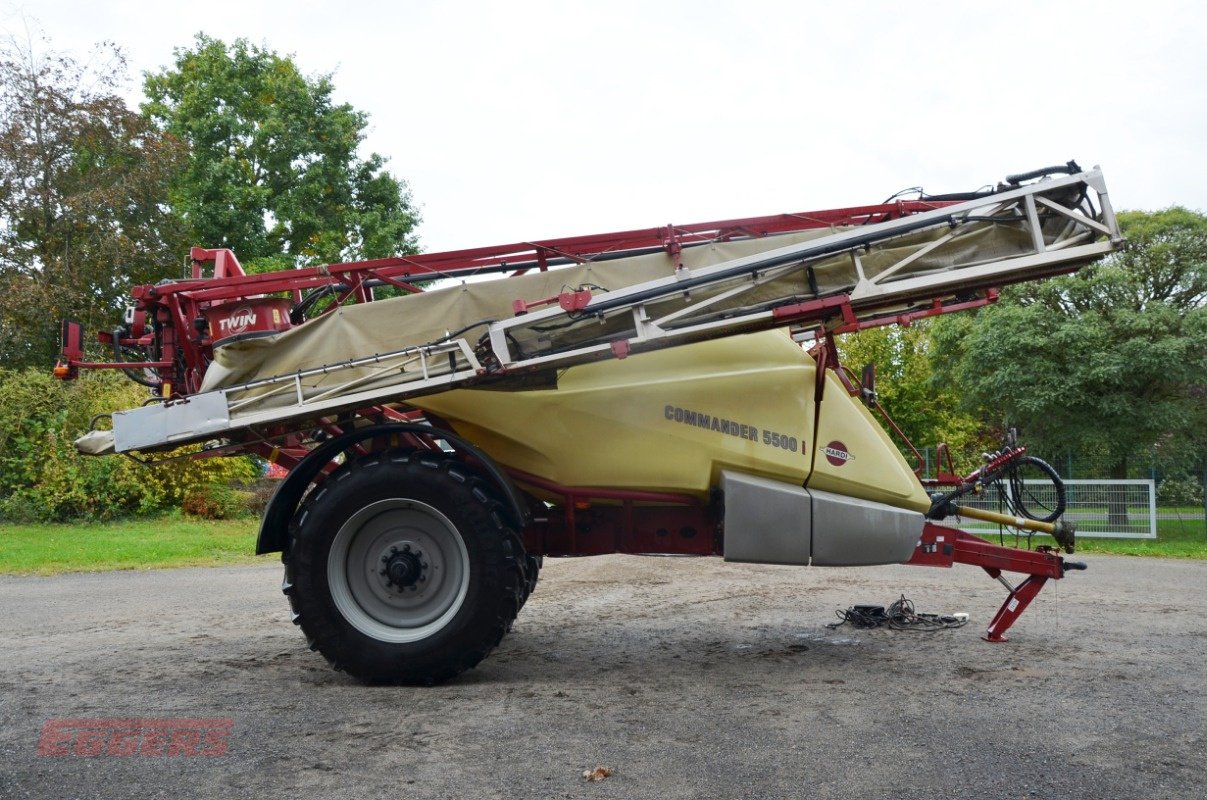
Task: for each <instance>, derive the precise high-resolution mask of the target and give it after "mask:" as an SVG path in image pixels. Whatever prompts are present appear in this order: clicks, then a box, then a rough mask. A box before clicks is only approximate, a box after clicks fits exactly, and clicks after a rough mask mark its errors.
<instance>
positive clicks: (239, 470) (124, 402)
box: [0, 369, 259, 522]
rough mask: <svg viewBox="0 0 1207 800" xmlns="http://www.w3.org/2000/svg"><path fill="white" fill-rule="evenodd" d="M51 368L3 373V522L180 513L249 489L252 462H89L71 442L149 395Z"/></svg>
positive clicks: (105, 377)
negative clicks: (97, 418)
mask: <svg viewBox="0 0 1207 800" xmlns="http://www.w3.org/2000/svg"><path fill="white" fill-rule="evenodd" d="M49 373H50V370H49V369H44V370H42V369H26V370H20V371H17V370H8V369H0V519H2V520H5V521H8V522H61V521H68V520H79V519H84V520H103V519H113V518H115V517H122V516H128V515H132V514H143V513H148V512H155V511H161V510H167V509H173V508H180V507H181V506H182V504H183V503H184V502H185V500H186V498H189V497H192V496H196V495H198V494H201V495H206V494H213V493H214V492H213V491H212V490H214V489H215V488H216V490H217V492H218V493H221V492H222V490H223V489H226V488H227V487H230V486H232V485H237V484H250V483H251V482H252V481H254V480H255V478H256V477H257V476H258V474H259V468H258V465H257V463H256V462H255V461H254V460H253V459H251V458H246V457H244V458H207V459H200V460H196V461H187V460H186V461H178V462H174V463H171V464H165V465H163V466H159V467H151V468H148V467H144V466H142V465H140V464H138V463H136V462H134V461H132V460H131V459H128V458H125V457H124V456H103V457H96V456H84V455H80V454H79V453H77V452H76V450H75V448H74V447H73V446H72V441H74V440H75V438H76V437H77V436H79V435H80V434H81V433H83V432H84V431H86V430H87V429H88V426H89V423H90V421H91V420H92V418H93V416H94V415H96V414H104V413H109V412H112V411H115V410H120V409H126V408H132V407H134V406H137V405H140V404H141V403H142V402H143V401H145V400H146V399H147V390H146V389H144V388H143V387H140V386H137V385H136V384H134V383H132V382H130V381H129V380H127V379H126V378H125V377H124V376H123V375H121V374H118V373H108V372H98V373H89V374H86V375H84V376H83V377H81V378H80V379H79V380H76V381H71V382H63V381H59V380H56V379H54V378H53V377H51V375H50V374H49Z"/></svg>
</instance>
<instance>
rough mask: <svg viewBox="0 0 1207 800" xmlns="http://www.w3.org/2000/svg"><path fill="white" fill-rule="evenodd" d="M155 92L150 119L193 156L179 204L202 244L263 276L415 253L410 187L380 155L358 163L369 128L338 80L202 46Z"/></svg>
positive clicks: (203, 42) (219, 45)
mask: <svg viewBox="0 0 1207 800" xmlns="http://www.w3.org/2000/svg"><path fill="white" fill-rule="evenodd" d="M145 90H146V95H147V98H148V100H147V102H146V103H145V104H144V105H143V113H144V114H145V115H146V116H147V118H148V119H150V120H152V121H153V122H154V123H155V124H156V125H158V126H159V127H160V128H161V129H162V130H163V131H164V132H166V133H170V134H172V135H173V136H176V137H179V138H180V139H182V140H184V141H185V142H187V143H188V144H189V147H190V157H189V163H188V167H187V169H185V170H184V172H183V173H182V174H181V175H180V176H179V179H178V180H177V181H176V182H175V184H174V186H173V192H172V199H173V204H174V205H175V207H176V208H177V209H178V210H179V211H180V212H181V214H182V215H183V217H184V219H185V220H186V222H187V223H188V226H189V230H190V233H191V235H192V237H193V239H194V241H195V242H196V243H197V244H201V245H204V246H206V247H229V248H231V249H233V250H234V251H235V253H236V254H237V255H238V256H239V257H240V259H242V260H243V261H244V262H245V263H251V264H252V265H253V266H254V262H257V261H259V262H260V266H261V267H264V266H270V267H281V266H295V265H302V264H313V263H323V262H334V261H341V260H350V259H357V258H379V257H384V256H389V255H395V254H398V253H402V252H411V251H413V249H414V246H415V238H414V234H413V231H414V228H415V225H416V224H417V223H418V220H419V217H418V214H417V213H416V211H415V209H414V208H413V207H412V205H411V198H410V194H409V192H408V190H407V186H406V184H405V183H404V182H402V181H401V180H399V179H397V178H395V177H393V176H392V175H391V174H390V173H389V172H387V171H385V170H384V165H385V159H383V158H382V157H381V156H379V155H377V154H376V153H373V154H371V155H369V156H368V157H367V158H364V159H361V158H360V157H358V155H357V148H358V147H359V145H360V143H361V141H362V140H363V138H364V130H365V127H366V124H367V117H366V115H365V114H364V113H362V112H359V111H356V110H354V109H353V108H352V107H351V106H349V105H347V104H337V103H336V102H335V101H334V99H333V98H332V94H333V87H332V83H331V78H330V76H329V75H320V76H318V77H315V78H307V77H305V76H304V75H302V74H301V72H299V70H298V68H297V65H296V64H294V62H293V60H292V58H290V57H283V56H280V55H278V54H277V53H275V52H272V51H270V50H266V49H262V48H259V47H256V46H254V45H251V44H249V43H248V42H247V41H246V40H244V39H238V40H236V41H235V42H234V44H232V45H229V46H228V45H226V44H225V43H224V42H222V41H220V40H218V39H212V38H210V37H208V36H206V35H204V34H198V35H197V37H196V40H195V42H194V47H193V49H191V50H187V49H177V50H176V63H175V66H174V67H173V68H171V69H165V70H163V71H161V72H159V73H156V74H150V75H148V76H147V77H146V81H145Z"/></svg>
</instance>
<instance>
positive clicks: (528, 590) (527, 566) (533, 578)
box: [520, 555, 545, 608]
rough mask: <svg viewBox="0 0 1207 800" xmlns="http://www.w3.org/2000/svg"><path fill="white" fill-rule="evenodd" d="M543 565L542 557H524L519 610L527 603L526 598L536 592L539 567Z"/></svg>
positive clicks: (539, 573)
mask: <svg viewBox="0 0 1207 800" xmlns="http://www.w3.org/2000/svg"><path fill="white" fill-rule="evenodd" d="M544 564H545V557H544V556H534V555H525V556H524V591H523V592H522V596H521V597H520V608H523V607H524V604H525V603H527V602H528V598H529V597H531V596H532V593H533V592H535V591H536V582H537V580H539V579H540V577H541V567H542V566H544Z"/></svg>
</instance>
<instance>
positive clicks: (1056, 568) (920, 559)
mask: <svg viewBox="0 0 1207 800" xmlns="http://www.w3.org/2000/svg"><path fill="white" fill-rule="evenodd" d="M906 563H908V564H914V565H916V566H922V567H950V566H951V565H952V564H971V565H973V566H975V567H980V568H982V569H983V570H985V571H986V572H988V573H989V577H991V578H996V579H998V580H999V581H1001V582H1002V583H1003V584H1004V585H1005V586H1006V588H1007V589H1009V590H1010V594H1008V595H1007V596H1006V602H1004V603H1002V607H1001V608H999V609H998V611H997V614H995V615H994V617H993V620H992V621H991V622H990V623H989V628H988V629H987V630H986V631H985V636H984V637H983V638H984V639H985V641H988V642H1004V641H1006V636H1005V633H1006V631H1008V630H1009V629H1010V626H1011V625H1013V624H1014V623H1015V621H1016V620H1017V619H1018V618H1019V617H1020V616H1021V615H1022V613H1023V612H1024V611H1026V610H1027V606H1029V605H1031V601H1032V600H1034V599H1035V596H1036V595H1037V594H1039V591H1040V589H1042V588H1044V584H1045V583H1047V582H1048V579H1049V578H1055V579H1057V580H1059V579H1060V578H1063V577H1064V574H1065V572H1066V571H1067V570H1071V569H1073V570H1079V569H1085V568H1086V565H1085V564H1083V563H1080V562H1077V561H1065V560H1064V559H1063V558H1061V557H1060V556H1058V555H1056V553H1055V551H1054V549H1053V548H1050V547H1040V548H1038V549H1036V550H1019V549H1017V548H1013V547H1002V546H1001V545H996V544H993V543H992V542H987V541H985V540H984V539H981V538H980V537H978V536H973V535H972V534H970V533H965V532H964V531H961V530H958V529H956V528H948V527H947V526H945V525H936V524H935V523H933V522H928V523H926V525H925V527H923V529H922V538H921V539H919V540H918V547H917V549H916V550H914V555H913V557H912V558H911V559H910V560H909V561H908V562H906ZM1003 572H1021V573H1023V574H1025V575H1027V578H1026V580H1024V581H1023V582H1022V583H1020V584H1019V585H1018V586H1012V585H1011V584H1010V582H1009V581H1007V580H1006V579H1005V578H1004V577H1002V573H1003Z"/></svg>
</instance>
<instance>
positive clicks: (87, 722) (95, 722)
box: [38, 719, 235, 758]
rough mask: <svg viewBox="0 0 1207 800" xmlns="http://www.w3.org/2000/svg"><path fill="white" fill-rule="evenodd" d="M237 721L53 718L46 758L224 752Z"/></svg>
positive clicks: (43, 747) (45, 733)
mask: <svg viewBox="0 0 1207 800" xmlns="http://www.w3.org/2000/svg"><path fill="white" fill-rule="evenodd" d="M234 725H235V723H234V720H231V719H52V720H47V722H46V724H45V725H44V726H43V727H42V738H41V739H39V740H38V755H40V756H82V757H85V758H88V757H91V758H95V757H97V756H221V755H226V751H227V747H228V746H229V744H230V735H231V729H232V728H233V727H234Z"/></svg>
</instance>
